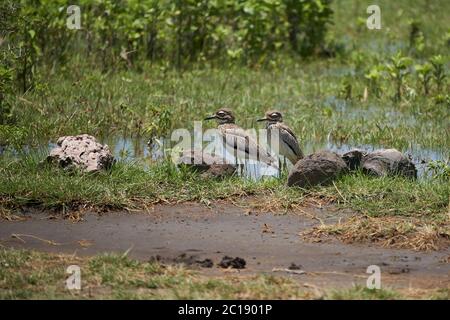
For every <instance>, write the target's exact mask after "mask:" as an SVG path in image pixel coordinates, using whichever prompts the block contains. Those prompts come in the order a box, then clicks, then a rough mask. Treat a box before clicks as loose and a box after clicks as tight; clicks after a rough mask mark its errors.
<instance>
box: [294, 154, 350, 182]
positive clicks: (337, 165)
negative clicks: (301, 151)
mask: <svg viewBox="0 0 450 320" xmlns="http://www.w3.org/2000/svg"><path fill="white" fill-rule="evenodd" d="M346 171H347V165H346V164H345V162H344V160H342V158H341V157H340V156H339V155H338V154H337V153H334V152H330V151H320V152H317V153H313V154H311V155H309V156H307V157H305V158H303V159H301V160H299V161H298V162H297V163H296V164H295V165H294V167H293V168H292V169H291V171H290V172H289V176H288V181H287V184H288V186H299V187H302V188H304V187H308V186H315V185H319V184H326V183H329V182H331V181H332V180H333V179H335V178H336V177H337V176H339V175H340V174H342V173H344V172H346Z"/></svg>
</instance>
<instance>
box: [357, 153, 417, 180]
mask: <svg viewBox="0 0 450 320" xmlns="http://www.w3.org/2000/svg"><path fill="white" fill-rule="evenodd" d="M361 167H362V171H363V172H364V173H366V174H369V175H373V176H379V177H381V176H393V175H401V176H404V177H408V178H417V169H416V166H415V165H414V163H412V161H411V160H410V159H409V158H408V157H407V156H405V155H404V154H403V153H401V152H400V151H398V150H396V149H381V150H376V151H374V152H371V153H369V154H367V155H365V156H364V157H363V158H362V161H361Z"/></svg>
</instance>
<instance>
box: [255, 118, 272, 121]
mask: <svg viewBox="0 0 450 320" xmlns="http://www.w3.org/2000/svg"><path fill="white" fill-rule="evenodd" d="M256 121H258V122H261V121H269V119H267V118H261V119H258V120H256Z"/></svg>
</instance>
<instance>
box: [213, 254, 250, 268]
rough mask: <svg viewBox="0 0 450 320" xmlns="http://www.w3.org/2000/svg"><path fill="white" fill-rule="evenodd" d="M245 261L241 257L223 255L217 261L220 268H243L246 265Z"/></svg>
mask: <svg viewBox="0 0 450 320" xmlns="http://www.w3.org/2000/svg"><path fill="white" fill-rule="evenodd" d="M246 264H247V263H246V261H245V260H244V259H242V258H239V257H236V258H232V257H229V256H224V257H223V258H222V261H220V263H219V267H221V268H233V269H244V268H245V265H246Z"/></svg>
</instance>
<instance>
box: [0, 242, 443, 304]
mask: <svg viewBox="0 0 450 320" xmlns="http://www.w3.org/2000/svg"><path fill="white" fill-rule="evenodd" d="M74 264H75V265H78V266H79V267H80V270H81V288H82V289H81V290H79V291H77V290H72V291H69V290H67V289H66V288H65V280H66V279H67V277H68V276H69V275H68V274H66V273H65V271H66V268H67V267H68V266H69V265H74ZM0 266H1V268H0V298H1V299H43V298H44V299H49V298H50V299H55V298H58V299H405V298H408V297H411V296H410V295H411V292H409V293H408V292H406V293H400V292H396V291H392V290H389V289H381V290H369V289H366V288H362V287H354V288H349V289H345V290H328V289H326V288H323V289H320V290H317V289H316V290H314V291H311V290H307V289H305V288H304V287H301V286H300V284H299V283H297V282H295V281H294V280H291V279H288V278H286V277H275V276H270V275H259V276H242V275H236V274H234V275H233V274H228V275H224V276H217V277H205V276H202V275H199V274H198V273H196V272H195V271H191V270H188V269H185V268H184V267H182V266H179V265H178V266H170V265H162V264H159V263H154V262H139V261H136V260H132V259H130V258H128V257H126V256H119V255H104V256H95V257H92V258H79V257H75V256H72V255H70V256H69V255H52V254H44V253H37V252H33V251H23V250H6V249H0ZM12 270H13V271H12ZM243 280H245V281H243ZM412 297H413V298H426V299H430V298H431V299H448V290H442V289H441V290H438V289H436V290H428V291H425V292H422V293H421V295H419V296H417V295H415V296H412Z"/></svg>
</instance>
